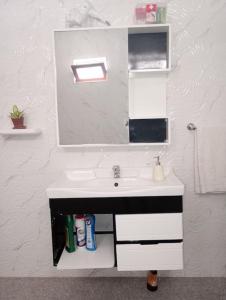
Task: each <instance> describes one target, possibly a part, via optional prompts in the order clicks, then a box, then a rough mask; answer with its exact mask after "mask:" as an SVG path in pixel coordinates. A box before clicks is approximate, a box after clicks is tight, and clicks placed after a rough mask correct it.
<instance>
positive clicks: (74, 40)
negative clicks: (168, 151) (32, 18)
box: [54, 24, 171, 146]
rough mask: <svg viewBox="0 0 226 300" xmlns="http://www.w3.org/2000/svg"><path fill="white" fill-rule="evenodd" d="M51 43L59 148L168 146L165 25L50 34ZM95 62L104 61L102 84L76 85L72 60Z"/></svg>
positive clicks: (168, 41) (168, 47)
mask: <svg viewBox="0 0 226 300" xmlns="http://www.w3.org/2000/svg"><path fill="white" fill-rule="evenodd" d="M54 37H55V58H56V75H57V81H56V82H57V107H58V143H59V145H60V146H75V145H83V146H84V145H87V144H88V145H92V144H95V145H97V144H100V145H107V144H108V145H109V144H113V145H118V144H124V145H128V144H129V145H134V144H135V145H138V144H148V145H150V144H151V145H161V144H162V145H167V144H169V142H170V139H169V136H170V126H169V124H170V122H169V119H168V117H167V103H166V83H167V73H168V72H169V71H170V69H171V38H170V25H168V24H151V25H138V26H131V27H103V28H79V29H73V30H71V29H70V30H61V31H55V33H54ZM78 41H79V43H78ZM75 56H76V57H75ZM98 56H99V57H100V56H101V57H106V61H107V64H108V69H107V80H105V81H103V82H92V83H77V84H75V83H74V81H73V73H72V72H71V67H70V66H71V62H72V61H73V59H75V58H76V59H84V58H90V57H98ZM156 119H159V122H156V121H155V120H156ZM163 119H164V120H167V122H165V124H166V126H162V124H163V123H162V122H161V120H163ZM69 120H70V122H68V121H69ZM144 120H146V122H145V121H144ZM69 123H70V125H69ZM154 123H155V126H154V127H153V126H149V127H148V130H147V126H145V127H142V126H143V124H145V125H146V124H154ZM134 124H136V126H135V127H136V128H138V129H139V130H136V137H134V136H133V134H132V131H134V128H133V129H132V128H131V127H130V126H134ZM158 124H159V125H160V128H159V135H158V138H156V129H157V127H156V126H158ZM142 128H143V130H142ZM163 131H164V132H163ZM81 133H82V134H81Z"/></svg>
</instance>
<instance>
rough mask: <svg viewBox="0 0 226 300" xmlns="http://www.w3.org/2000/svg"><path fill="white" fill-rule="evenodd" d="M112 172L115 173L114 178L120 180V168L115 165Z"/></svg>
mask: <svg viewBox="0 0 226 300" xmlns="http://www.w3.org/2000/svg"><path fill="white" fill-rule="evenodd" d="M112 170H113V172H114V178H120V166H119V165H115V166H113V167H112Z"/></svg>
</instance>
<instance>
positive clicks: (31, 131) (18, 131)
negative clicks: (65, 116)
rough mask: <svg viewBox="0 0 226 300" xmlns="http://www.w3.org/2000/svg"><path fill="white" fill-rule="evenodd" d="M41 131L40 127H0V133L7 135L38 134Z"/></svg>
mask: <svg viewBox="0 0 226 300" xmlns="http://www.w3.org/2000/svg"><path fill="white" fill-rule="evenodd" d="M40 133H41V129H38V128H36V129H32V128H29V129H0V135H2V136H4V137H7V136H19V135H38V134H40Z"/></svg>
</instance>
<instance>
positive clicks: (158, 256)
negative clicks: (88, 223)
mask: <svg viewBox="0 0 226 300" xmlns="http://www.w3.org/2000/svg"><path fill="white" fill-rule="evenodd" d="M182 201H183V199H182V195H175V196H174V195H169V196H166V195H164V196H133V197H125V196H119V197H96V198H95V197H89V198H85V197H84V198H76V197H73V198H66V197H65V198H61V197H60V198H50V199H49V203H50V211H51V224H52V244H53V263H54V266H57V268H58V269H60V270H63V269H93V268H94V269H95V268H112V267H117V269H118V270H119V271H135V270H178V269H182V268H183V226H182V212H183V205H182ZM86 213H90V214H111V215H112V219H113V228H112V230H111V231H102V232H100V231H98V230H97V231H96V239H97V250H96V251H94V252H89V251H86V250H85V249H83V250H81V249H77V250H76V251H75V252H74V253H67V251H66V250H65V249H64V247H65V233H64V231H65V228H64V226H65V224H64V222H65V221H64V220H65V215H67V214H86Z"/></svg>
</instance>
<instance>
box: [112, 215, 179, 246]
mask: <svg viewBox="0 0 226 300" xmlns="http://www.w3.org/2000/svg"><path fill="white" fill-rule="evenodd" d="M115 224H116V237H117V241H142V240H156V241H158V240H177V239H182V238H183V225H182V213H171V214H131V215H116V216H115Z"/></svg>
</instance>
